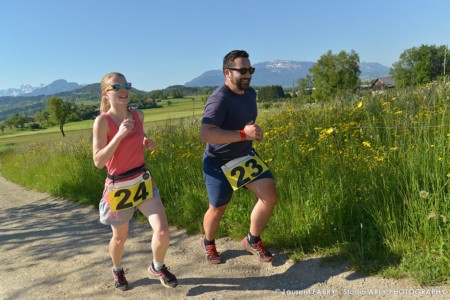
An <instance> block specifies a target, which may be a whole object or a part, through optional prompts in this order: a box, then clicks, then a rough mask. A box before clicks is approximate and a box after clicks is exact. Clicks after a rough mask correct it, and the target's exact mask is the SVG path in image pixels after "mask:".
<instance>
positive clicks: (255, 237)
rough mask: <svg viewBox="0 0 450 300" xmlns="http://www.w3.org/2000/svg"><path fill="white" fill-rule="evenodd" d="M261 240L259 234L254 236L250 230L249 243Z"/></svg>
mask: <svg viewBox="0 0 450 300" xmlns="http://www.w3.org/2000/svg"><path fill="white" fill-rule="evenodd" d="M260 240H261V237H259V236H254V235H252V234H251V233H250V232H249V233H248V235H247V241H248V243H249V244H256V243H257V242H259V241H260Z"/></svg>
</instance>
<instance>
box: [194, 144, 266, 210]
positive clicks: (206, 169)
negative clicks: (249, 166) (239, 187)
mask: <svg viewBox="0 0 450 300" xmlns="http://www.w3.org/2000/svg"><path fill="white" fill-rule="evenodd" d="M227 162H229V160H223V159H220V158H216V157H211V156H208V155H206V153H204V154H203V179H204V180H205V184H206V190H207V191H208V198H209V203H210V204H211V205H212V206H214V207H221V206H224V205H226V204H228V202H230V200H231V196H232V195H233V188H232V187H231V185H230V183H229V182H228V180H227V178H226V177H225V175H224V174H223V171H222V168H221V166H223V165H224V164H226V163H227ZM263 178H273V175H272V172H271V171H270V170H267V171H266V172H264V173H262V174H261V175H260V176H259V177H258V178H257V179H256V180H258V179H263Z"/></svg>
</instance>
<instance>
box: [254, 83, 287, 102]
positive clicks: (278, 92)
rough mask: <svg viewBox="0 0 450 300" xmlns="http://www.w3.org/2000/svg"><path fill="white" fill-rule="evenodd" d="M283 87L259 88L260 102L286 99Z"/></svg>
mask: <svg viewBox="0 0 450 300" xmlns="http://www.w3.org/2000/svg"><path fill="white" fill-rule="evenodd" d="M284 97H285V96H284V90H283V88H282V87H281V85H271V86H262V87H260V88H258V100H259V101H261V102H264V101H270V100H276V99H279V98H284Z"/></svg>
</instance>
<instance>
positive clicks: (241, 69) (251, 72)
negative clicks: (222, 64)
mask: <svg viewBox="0 0 450 300" xmlns="http://www.w3.org/2000/svg"><path fill="white" fill-rule="evenodd" d="M228 70H233V71H238V72H239V73H241V75H245V74H247V72H249V73H250V74H253V73H255V68H252V67H250V68H240V69H237V68H228Z"/></svg>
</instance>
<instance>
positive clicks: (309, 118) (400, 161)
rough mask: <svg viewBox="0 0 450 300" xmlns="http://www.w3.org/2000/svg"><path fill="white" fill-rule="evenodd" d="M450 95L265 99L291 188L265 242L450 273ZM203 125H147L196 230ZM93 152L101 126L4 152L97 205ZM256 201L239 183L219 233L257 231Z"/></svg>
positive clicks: (424, 275) (160, 181) (29, 176)
mask: <svg viewBox="0 0 450 300" xmlns="http://www.w3.org/2000/svg"><path fill="white" fill-rule="evenodd" d="M449 100H450V91H449V88H448V86H445V85H444V84H435V85H430V86H426V87H420V88H416V89H406V90H393V91H389V92H386V93H383V94H378V95H368V94H364V95H349V96H346V97H345V98H342V99H339V100H334V101H330V102H328V103H326V104H308V105H305V104H301V103H296V102H290V103H286V104H285V105H284V106H283V105H282V106H280V105H278V108H277V109H276V110H271V111H270V113H265V110H264V109H262V110H261V112H262V114H261V115H262V117H261V118H260V120H259V124H260V125H261V126H262V128H263V129H264V130H265V138H264V140H263V141H262V142H260V143H256V144H255V148H256V149H257V151H258V152H259V153H260V154H261V156H262V157H263V158H264V159H265V160H266V161H267V162H268V164H269V166H270V168H271V170H272V171H273V173H274V176H275V178H276V181H277V188H278V194H279V201H278V204H277V206H276V209H275V211H274V214H273V216H272V218H271V220H270V222H269V224H268V225H267V228H266V230H265V232H264V237H263V238H264V240H265V242H266V243H267V244H268V245H270V246H273V247H278V249H280V250H284V251H287V252H288V253H291V254H292V257H297V255H302V254H308V253H314V252H317V251H319V252H321V253H327V252H330V251H333V253H335V254H336V253H338V254H339V255H343V256H344V257H346V258H348V259H350V260H351V262H352V263H353V265H354V266H355V267H356V268H359V269H363V270H366V271H369V272H379V273H383V272H384V274H388V273H391V274H392V273H393V272H392V269H393V268H394V269H396V270H398V271H397V275H395V276H401V275H402V274H403V273H407V274H409V275H410V276H412V277H413V278H415V279H416V280H417V281H418V282H419V283H421V284H442V283H448V282H449V280H450V279H449V278H450V268H448V266H449V265H450V264H449V257H450V248H449V242H450V225H449V218H450V204H449V195H448V194H449V190H448V189H449V181H450V170H449V167H450V155H449V153H448V150H447V149H448V145H449V141H450V127H449V121H450V118H449V110H448V103H449ZM199 126H200V119H199V117H190V118H185V119H176V120H167V121H165V122H164V124H163V125H161V124H157V123H146V126H145V128H146V130H147V131H148V135H149V136H150V137H152V138H154V139H155V140H156V142H157V145H158V148H157V150H155V151H153V152H151V153H148V154H147V162H148V165H149V166H150V169H151V171H152V174H153V176H154V177H155V180H156V184H157V185H158V187H159V188H160V190H161V195H162V199H163V202H164V204H165V207H166V210H167V214H168V218H169V222H170V223H171V224H173V225H177V226H180V227H183V228H186V229H187V230H188V231H189V232H191V233H197V232H201V230H202V220H203V214H204V212H205V211H206V209H207V207H208V201H207V195H206V191H205V188H204V183H203V178H202V168H201V156H202V153H203V149H204V144H202V143H201V142H200V139H199V136H198V131H199ZM91 151H92V150H91V141H90V137H81V138H80V137H73V138H69V139H66V140H65V141H64V142H54V143H49V142H47V143H33V144H28V145H24V146H21V147H18V148H15V149H14V150H11V149H9V150H6V151H5V152H4V153H3V154H2V155H1V156H0V162H1V172H2V174H3V175H4V176H5V177H7V178H9V179H10V180H12V181H15V182H17V183H19V184H22V185H25V186H29V187H33V188H36V189H38V190H41V191H46V192H51V193H52V194H54V195H56V196H62V197H66V198H68V199H71V200H74V201H80V202H83V203H87V204H91V205H94V206H96V205H97V204H98V201H99V198H100V194H101V192H102V188H103V182H104V178H105V170H97V169H95V167H94V166H93V163H92V157H91ZM254 201H255V199H254V198H253V196H252V195H251V194H250V193H249V192H248V191H246V190H239V191H237V192H236V193H235V195H234V197H233V200H232V202H231V204H230V205H229V207H228V210H227V212H226V214H225V216H224V218H223V220H222V223H221V226H220V232H219V235H221V236H225V235H226V236H231V237H235V238H240V237H241V236H242V235H243V234H245V233H246V232H247V230H248V225H249V213H250V210H251V208H252V206H253V204H254ZM384 270H387V271H384ZM399 273H400V275H398V274H399Z"/></svg>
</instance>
